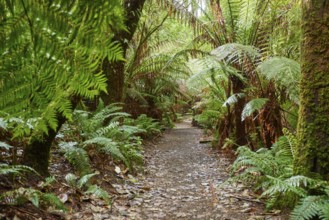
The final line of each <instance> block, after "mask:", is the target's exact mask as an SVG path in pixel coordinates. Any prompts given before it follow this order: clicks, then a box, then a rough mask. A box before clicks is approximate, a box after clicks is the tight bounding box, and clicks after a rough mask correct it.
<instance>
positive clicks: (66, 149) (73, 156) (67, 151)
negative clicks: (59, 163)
mask: <svg viewBox="0 0 329 220" xmlns="http://www.w3.org/2000/svg"><path fill="white" fill-rule="evenodd" d="M59 147H60V150H61V151H62V152H63V153H64V157H65V158H66V159H67V160H68V161H69V162H70V163H71V164H72V165H73V167H74V168H75V169H76V171H77V172H78V173H79V175H86V174H89V173H91V166H90V162H89V156H88V153H87V152H86V151H85V150H84V149H83V148H80V147H78V143H77V142H61V143H59Z"/></svg>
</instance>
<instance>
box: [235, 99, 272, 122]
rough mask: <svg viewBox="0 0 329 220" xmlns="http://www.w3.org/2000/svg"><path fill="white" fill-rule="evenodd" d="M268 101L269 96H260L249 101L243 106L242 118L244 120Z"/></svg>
mask: <svg viewBox="0 0 329 220" xmlns="http://www.w3.org/2000/svg"><path fill="white" fill-rule="evenodd" d="M267 102H268V99H267V98H258V99H253V100H251V101H249V102H248V103H247V104H246V105H245V106H244V108H243V111H242V115H241V120H242V121H244V120H245V119H246V118H247V117H249V116H251V115H252V114H253V113H254V112H255V111H259V110H260V109H262V108H263V106H264V105H265V104H266V103H267Z"/></svg>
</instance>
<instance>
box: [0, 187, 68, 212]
mask: <svg viewBox="0 0 329 220" xmlns="http://www.w3.org/2000/svg"><path fill="white" fill-rule="evenodd" d="M26 202H31V203H32V204H33V205H34V206H35V207H38V208H39V207H40V206H43V207H50V206H52V207H55V208H56V209H60V210H63V211H67V208H66V207H65V205H64V204H63V203H62V202H61V200H60V199H59V198H58V197H57V196H56V195H54V194H51V193H43V192H41V191H39V190H36V189H32V188H23V187H20V188H18V189H15V190H12V191H7V192H5V193H3V194H1V195H0V203H2V204H6V205H23V204H24V203H26Z"/></svg>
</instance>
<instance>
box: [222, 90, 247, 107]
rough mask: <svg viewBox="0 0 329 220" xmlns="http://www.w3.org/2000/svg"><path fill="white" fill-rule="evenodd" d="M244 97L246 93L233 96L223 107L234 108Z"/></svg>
mask: <svg viewBox="0 0 329 220" xmlns="http://www.w3.org/2000/svg"><path fill="white" fill-rule="evenodd" d="M244 97H245V94H244V93H237V94H233V95H231V96H230V97H228V99H227V100H226V101H225V102H224V103H223V107H227V106H232V105H233V104H235V103H237V102H238V100H239V99H240V98H244Z"/></svg>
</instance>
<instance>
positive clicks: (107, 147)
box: [83, 137, 129, 164]
mask: <svg viewBox="0 0 329 220" xmlns="http://www.w3.org/2000/svg"><path fill="white" fill-rule="evenodd" d="M91 144H95V145H100V146H101V147H100V148H99V150H100V151H101V152H104V153H107V154H111V155H112V156H113V157H115V158H116V159H119V160H122V161H124V162H125V163H126V164H129V163H128V161H127V159H126V158H125V157H124V156H123V154H122V153H121V151H120V149H119V147H118V143H117V142H115V141H113V140H112V139H110V138H106V137H95V138H92V139H89V140H87V141H85V142H83V146H87V145H91ZM96 149H98V148H96Z"/></svg>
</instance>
